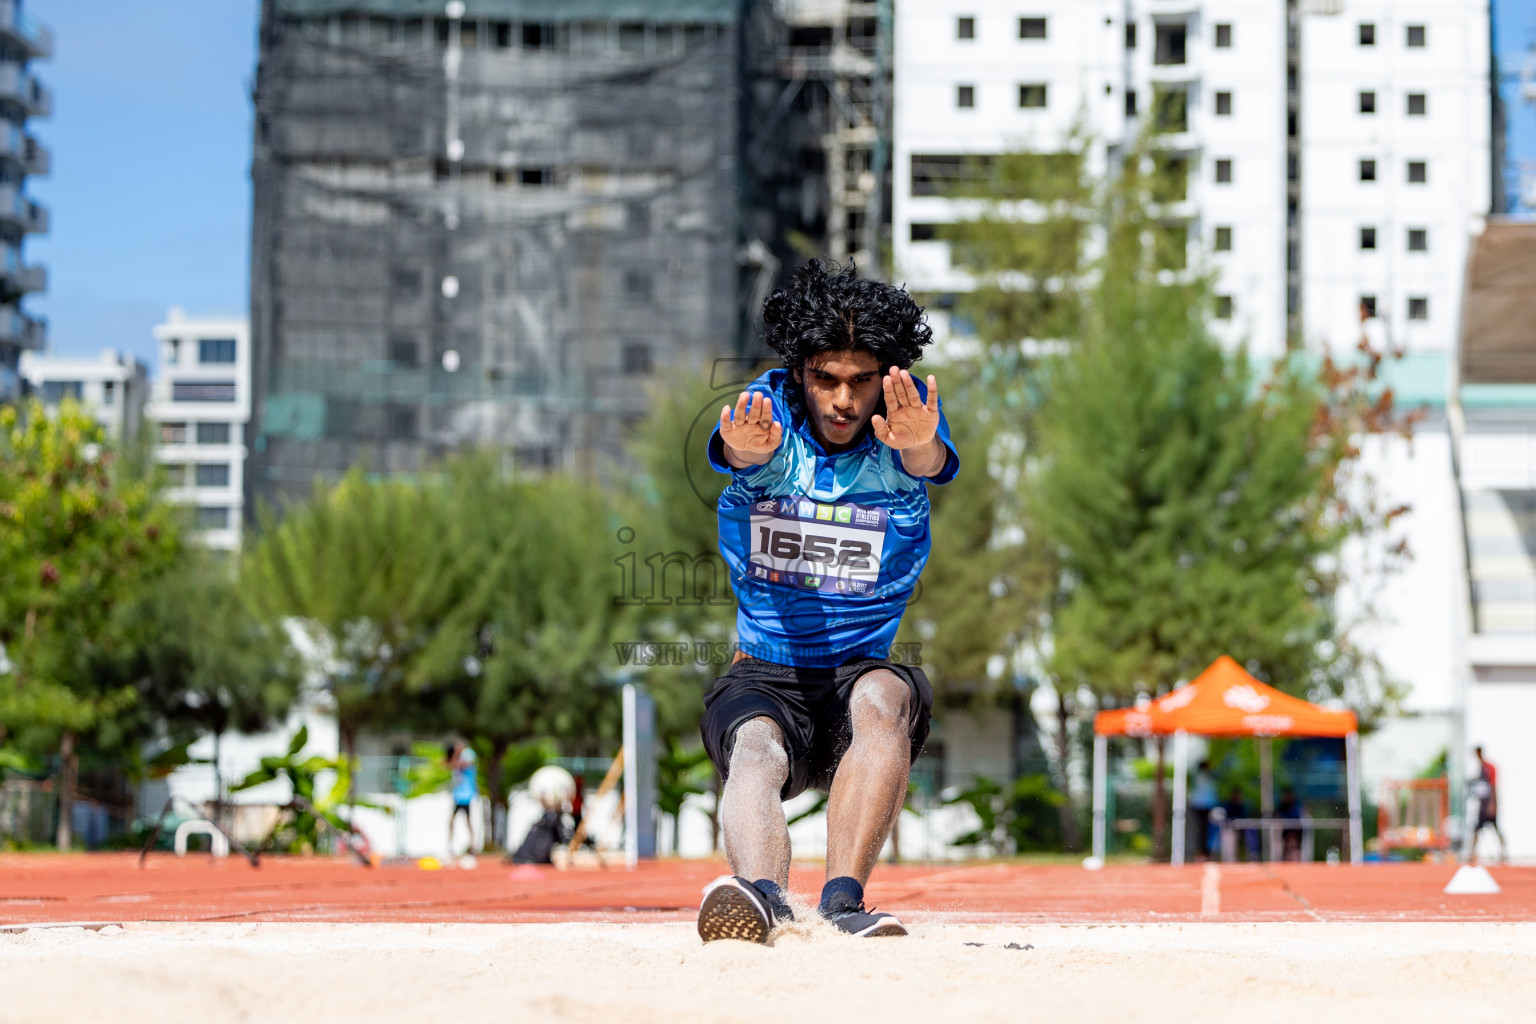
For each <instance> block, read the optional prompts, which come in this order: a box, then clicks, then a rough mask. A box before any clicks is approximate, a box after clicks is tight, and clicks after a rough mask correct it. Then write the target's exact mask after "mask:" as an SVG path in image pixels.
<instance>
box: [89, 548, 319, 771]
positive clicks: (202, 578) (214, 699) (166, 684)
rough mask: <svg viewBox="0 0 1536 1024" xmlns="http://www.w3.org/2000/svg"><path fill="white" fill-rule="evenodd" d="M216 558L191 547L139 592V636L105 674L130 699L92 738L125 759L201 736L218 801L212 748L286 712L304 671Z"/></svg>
mask: <svg viewBox="0 0 1536 1024" xmlns="http://www.w3.org/2000/svg"><path fill="white" fill-rule="evenodd" d="M234 568H235V567H234V566H233V565H231V564H230V563H229V562H228V561H226V559H225V557H224V556H223V555H222V554H218V553H214V552H209V551H207V550H204V549H202V548H199V547H189V548H188V550H187V551H186V552H185V554H184V556H183V559H182V561H181V563H180V564H179V565H178V567H177V571H176V572H175V573H173V574H170V575H168V576H167V577H166V578H165V579H164V580H163V581H162V582H161V584H160V585H159V586H156V587H153V588H151V589H149V590H148V591H146V592H145V593H143V594H141V595H139V600H138V601H136V602H135V604H134V607H133V609H132V611H131V613H130V614H131V615H132V616H133V617H134V620H135V621H134V625H133V630H134V633H135V634H136V635H137V636H138V637H139V638H140V639H139V641H138V642H137V643H136V644H135V645H134V646H133V648H132V649H130V650H128V651H125V652H123V657H121V658H119V659H118V663H117V664H116V665H114V666H112V667H111V669H110V670H111V671H115V672H117V673H119V674H121V675H122V676H123V678H124V680H125V682H126V683H128V684H129V685H132V686H133V687H134V688H135V690H136V691H137V693H138V701H137V703H136V705H135V707H134V708H133V710H132V712H131V713H130V714H127V715H124V716H119V718H118V719H117V721H115V722H114V723H113V726H112V732H113V735H111V736H103V735H101V733H103V732H105V731H106V728H105V726H104V727H103V728H101V729H98V739H99V741H100V742H101V743H102V744H103V745H104V746H108V747H115V748H116V749H117V750H118V756H119V757H120V758H124V759H127V760H130V761H131V760H133V759H135V758H137V756H138V755H139V752H140V749H141V748H142V746H143V744H144V743H146V742H149V743H154V744H157V745H160V746H162V747H164V748H168V749H170V750H175V749H178V748H179V749H180V750H181V751H182V752H183V754H184V752H185V749H186V747H187V746H188V745H189V744H190V743H191V742H193V741H195V740H196V739H198V738H199V737H201V736H204V735H211V736H212V737H213V743H214V756H213V765H214V780H215V790H216V792H217V793H219V795H220V796H219V798H220V799H222V797H223V780H222V778H221V777H220V775H219V747H220V745H221V741H222V737H223V735H224V733H226V732H228V731H230V730H231V729H233V730H237V731H240V732H258V731H261V730H263V729H267V728H270V727H272V726H273V725H274V724H276V723H277V722H279V721H281V720H282V719H283V718H284V716H286V715H287V713H288V711H289V709H290V708H291V707H292V706H293V702H294V701H295V699H296V698H297V697H298V693H299V689H300V686H301V684H302V680H303V665H302V663H301V661H300V659H299V658H298V656H297V653H296V652H295V651H294V649H293V646H292V644H291V642H290V640H289V638H288V636H287V633H286V631H285V630H284V628H283V624H282V623H281V622H278V621H262V620H261V619H259V618H258V617H257V616H256V615H255V614H254V613H253V611H252V609H251V607H250V605H249V603H248V602H247V601H246V599H245V597H244V595H243V593H242V591H241V588H240V586H239V583H238V581H237V580H236V578H235V576H234V575H233V573H234Z"/></svg>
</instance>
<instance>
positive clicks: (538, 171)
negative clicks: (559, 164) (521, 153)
mask: <svg viewBox="0 0 1536 1024" xmlns="http://www.w3.org/2000/svg"><path fill="white" fill-rule="evenodd" d="M517 183H518V184H519V185H527V186H529V187H530V188H546V187H548V186H550V185H553V184H554V183H555V172H554V170H553V169H552V168H549V167H520V168H518V171H517Z"/></svg>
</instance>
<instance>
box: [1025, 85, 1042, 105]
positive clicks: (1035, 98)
mask: <svg viewBox="0 0 1536 1024" xmlns="http://www.w3.org/2000/svg"><path fill="white" fill-rule="evenodd" d="M1019 106H1021V107H1043V106H1045V84H1044V83H1036V84H1034V85H1021V86H1019Z"/></svg>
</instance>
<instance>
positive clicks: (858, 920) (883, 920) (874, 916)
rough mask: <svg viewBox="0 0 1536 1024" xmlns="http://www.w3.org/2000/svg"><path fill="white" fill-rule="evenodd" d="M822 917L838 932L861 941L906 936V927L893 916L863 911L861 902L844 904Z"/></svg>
mask: <svg viewBox="0 0 1536 1024" xmlns="http://www.w3.org/2000/svg"><path fill="white" fill-rule="evenodd" d="M822 916H823V917H825V918H826V919H827V920H828V921H831V922H832V924H833V926H834V927H836V928H837V929H838V930H839V931H845V932H847V933H848V934H849V935H857V936H858V937H859V938H861V939H865V938H875V937H878V936H886V935H905V934H907V927H906V925H904V924H902V923H901V921H900V920H898V919H897V917H896V915H895V914H887V913H884V912H879V911H874V910H865V909H864V904H863V903H862V902H860V903H845V904H843V905H841V906H838V907H835V908H832V909H830V910H827V911H824V912H823V913H822Z"/></svg>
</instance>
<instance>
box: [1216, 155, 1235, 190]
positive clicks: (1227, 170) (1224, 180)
mask: <svg viewBox="0 0 1536 1024" xmlns="http://www.w3.org/2000/svg"><path fill="white" fill-rule="evenodd" d="M1216 184H1218V185H1230V184H1232V161H1231V160H1226V159H1222V160H1217V161H1216Z"/></svg>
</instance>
